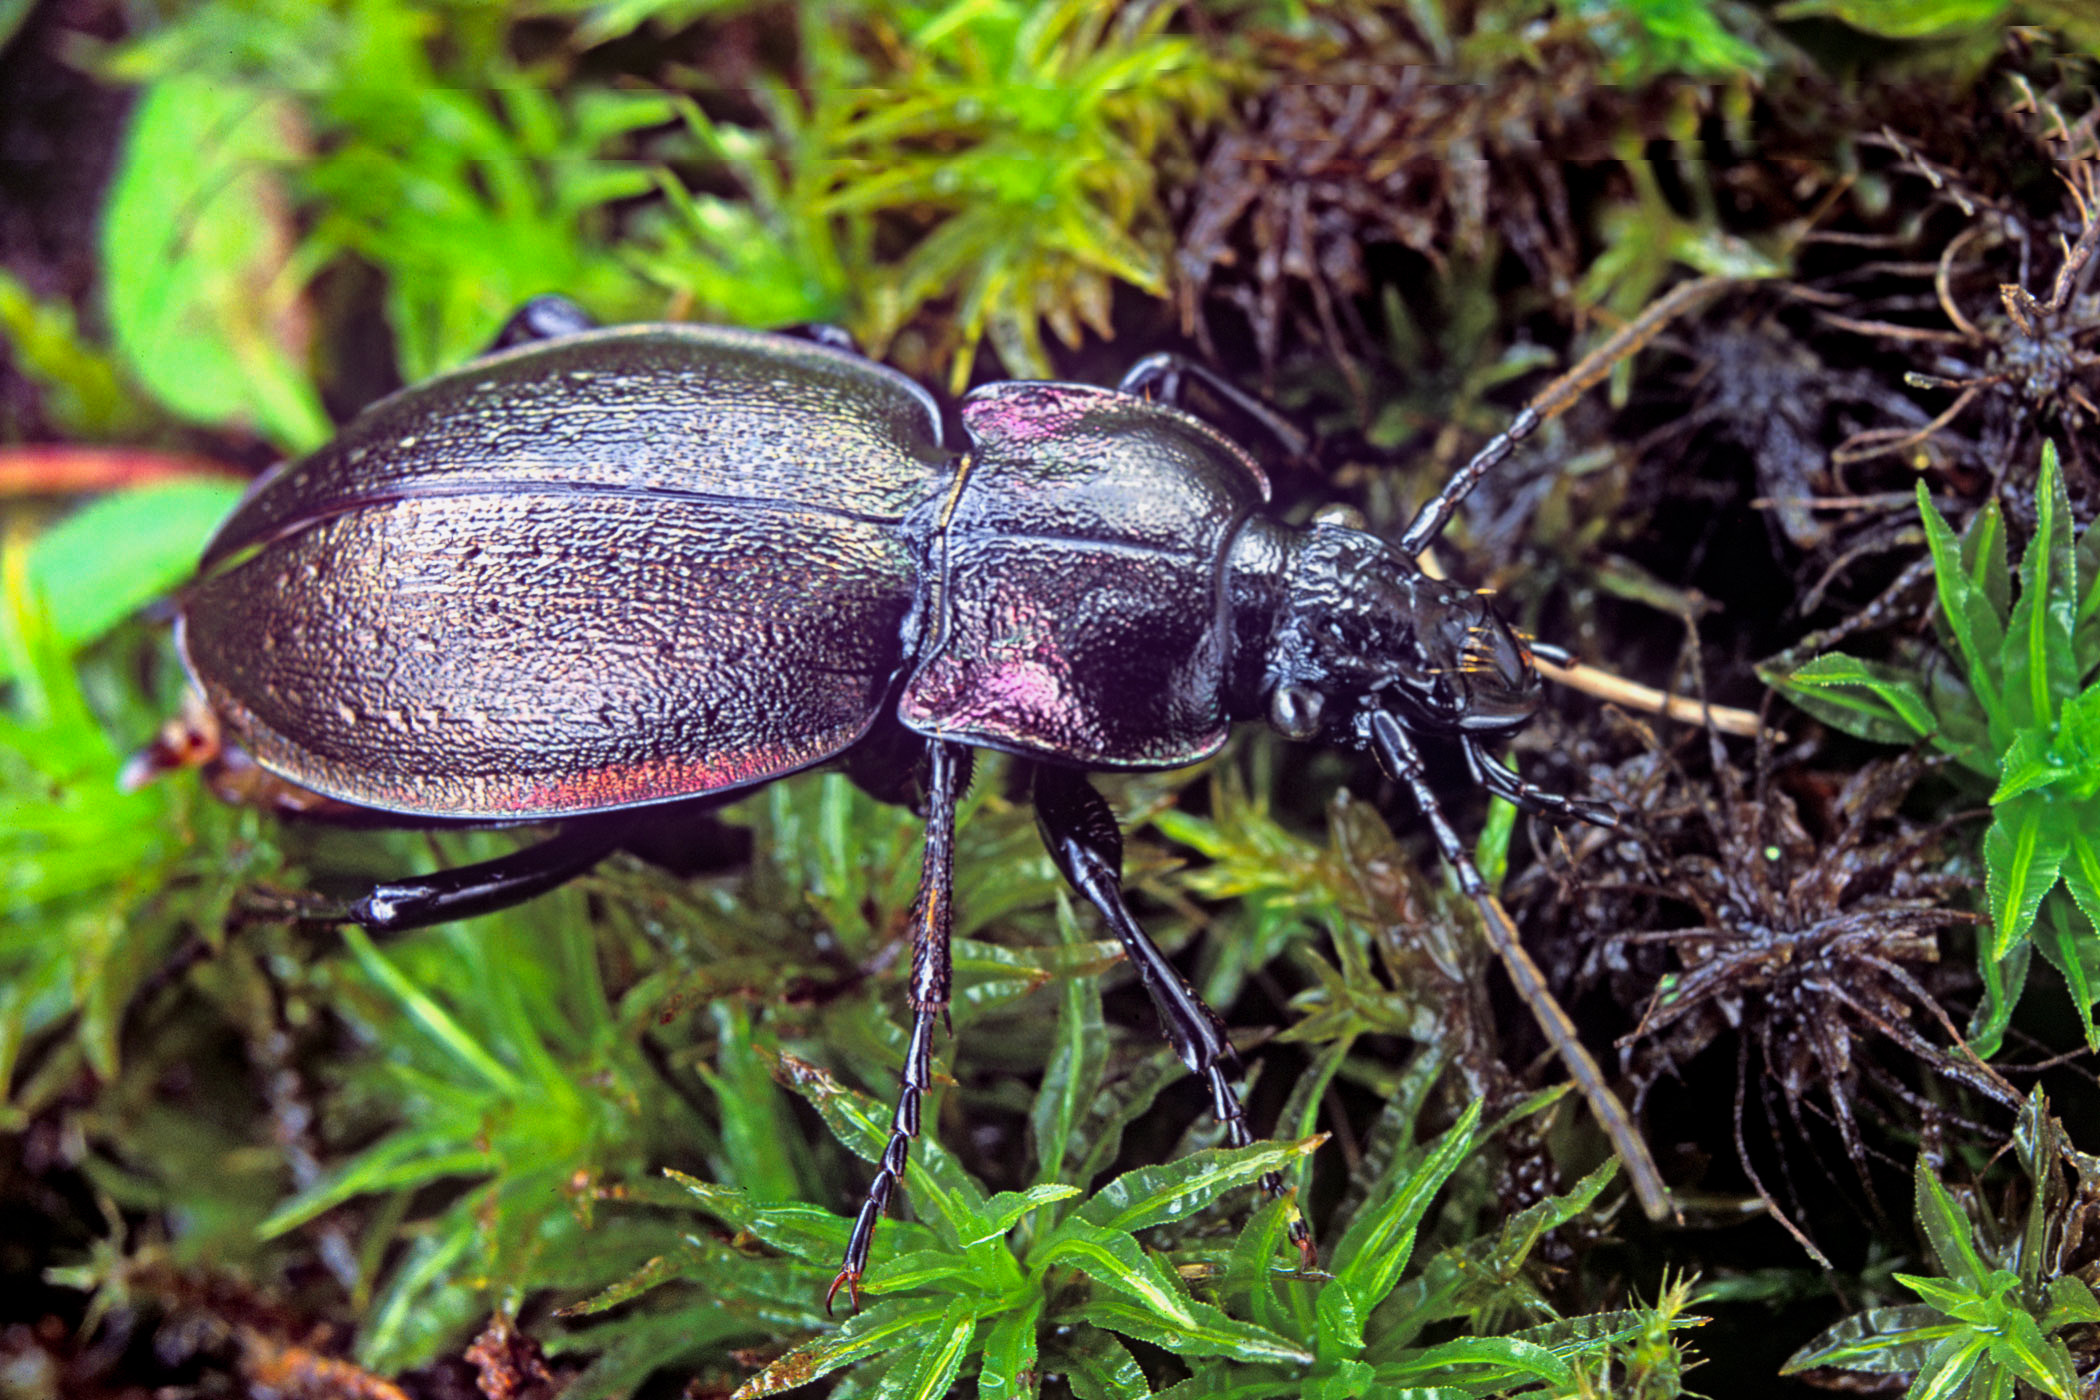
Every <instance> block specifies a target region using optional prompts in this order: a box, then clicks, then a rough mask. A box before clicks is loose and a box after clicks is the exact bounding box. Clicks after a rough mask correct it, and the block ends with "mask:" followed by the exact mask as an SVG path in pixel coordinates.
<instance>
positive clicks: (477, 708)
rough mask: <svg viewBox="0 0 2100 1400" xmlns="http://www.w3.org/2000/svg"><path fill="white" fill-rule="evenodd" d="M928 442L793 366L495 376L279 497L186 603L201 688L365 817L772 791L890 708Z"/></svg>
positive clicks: (631, 337) (907, 405)
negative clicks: (368, 812) (886, 703)
mask: <svg viewBox="0 0 2100 1400" xmlns="http://www.w3.org/2000/svg"><path fill="white" fill-rule="evenodd" d="M937 442H938V439H937V420H936V419H935V418H934V416H933V411H932V406H931V404H930V402H929V401H928V400H926V399H925V397H924V396H923V394H922V392H921V391H920V390H918V389H917V388H916V387H915V386H912V385H911V384H910V382H909V381H907V380H904V379H902V378H901V376H897V375H895V374H893V373H891V372H890V371H887V370H883V369H881V368H880V367H878V366H874V365H870V364H867V363H866V362H863V361H859V360H857V359H854V358H853V357H851V356H846V355H840V354H837V353H836V352H832V351H829V350H825V349H822V348H820V347H816V346H809V345H804V344H802V343H800V342H796V341H791V340H784V339H780V338H777V337H768V336H759V335H754V334H751V333H747V332H736V331H722V330H716V329H712V328H704V327H693V328H683V327H654V328H647V329H645V330H623V331H611V332H599V333H593V334H590V335H585V336H578V337H575V338H573V339H568V340H563V341H557V342H552V343H549V344H546V345H538V346H531V347H525V348H522V349H520V350H518V351H513V352H509V353H506V354H503V355H498V356H492V357H489V358H487V359H485V360H481V361H477V362H475V363H474V364H471V365H469V366H467V367H465V368H464V369H462V370H460V371H458V372H455V373H453V374H450V375H447V376H444V377H442V378H440V379H438V380H434V381H432V382H431V383H429V384H427V385H424V386H421V387H419V388H416V389H411V390H408V391H405V392H404V393H402V394H399V395H396V396H395V397H393V398H391V399H389V400H387V401H385V402H384V403H382V404H380V405H377V406H375V408H374V409H372V410H371V411H369V412H368V413H366V414H365V415H363V416H362V417H360V418H359V419H358V420H357V421H356V422H355V423H353V424H352V425H351V426H350V428H349V429H348V430H347V431H346V432H345V433H344V435H343V436H342V437H341V438H339V439H338V440H337V441H336V442H335V443H334V444H332V445H331V446H330V447H328V448H326V449H324V450H323V451H322V452H320V453H318V454H316V455H315V456H314V457H312V458H309V459H307V460H306V461H305V462H302V463H298V464H295V465H293V466H291V467H289V468H287V469H285V470H284V471H282V472H280V473H278V474H277V475H276V476H274V477H273V478H271V479H269V480H268V481H266V482H265V483H264V485H263V486H261V487H259V488H258V490H257V492H256V494H255V495H254V496H252V497H251V498H250V500H249V501H248V502H246V503H245V504H244V505H243V507H242V508H241V510H240V511H238V512H237V513H236V514H235V516H234V517H233V518H232V519H231V520H229V522H228V523H227V525H226V526H225V527H224V528H223V529H222V530H221V532H220V535H219V538H218V539H217V540H216V541H215V542H214V543H213V545H212V547H211V550H210V552H209V555H208V556H207V557H208V559H210V560H215V561H221V566H220V567H219V569H218V570H217V571H216V572H214V573H212V574H210V575H209V576H208V577H207V578H206V579H204V580H202V581H201V582H200V583H199V584H198V585H197V586H196V587H195V588H193V589H192V590H191V592H190V594H189V595H188V597H187V598H186V600H185V607H184V616H183V649H184V655H185V659H186V661H187V662H188V664H189V666H190V669H191V672H192V674H193V676H194V677H195V678H196V679H197V681H198V683H199V684H200V686H201V687H202V688H203V690H204V691H205V694H206V696H207V698H208V699H209V700H210V701H211V703H212V704H213V706H214V707H215V708H216V709H217V710H218V711H219V712H220V713H221V715H222V716H223V717H224V718H226V719H227V721H228V722H229V725H230V727H231V728H232V730H233V732H234V733H235V734H236V735H238V736H239V737H240V739H241V740H242V742H243V743H244V744H245V745H246V746H247V747H248V748H249V749H250V750H251V751H252V752H253V753H254V754H255V756H256V757H257V758H258V759H259V760H260V761H262V762H263V763H264V764H265V765H267V766H269V767H271V768H273V769H275V770H277V771H280V772H282V773H284V774H285V775H286V776H288V777H290V778H291V779H293V780H294V781H295V782H298V783H300V784H302V785H304V786H308V787H312V788H314V789H316V790H318V791H322V792H326V793H329V794H331V795H333V796H339V797H342V798H345V799H347V800H350V801H353V802H357V803H360V804H363V805H368V806H373V807H380V808H385V809H388V810H394V811H403V812H417V813H428V814H432V815H446V816H490V817H499V816H501V817H507V816H526V815H555V814H561V813H570V812H581V811H591V810H597V809H603V808H607V807H617V806H622V805H629V804H634V803H641V802H650V801H657V800H663V799H667V798H672V797H680V796H690V795H697V794H701V793H707V792H714V791H719V790H722V789H725V788H733V787H738V786H743V785H746V784H749V783H754V782H759V781H763V780H764V779H766V778H769V777H774V776H777V775H779V774H781V773H785V772H789V771H792V770H794V769H796V768H800V767H804V766H807V765H808V764H811V763H815V762H819V761H821V760H822V759H824V758H827V757H829V756H831V755H833V754H835V753H837V752H838V751H839V750H840V749H842V748H844V747H845V746H847V745H848V744H850V743H852V742H853V740H854V739H855V738H857V737H858V736H859V735H860V734H861V733H863V732H864V731H865V730H866V728H867V726H868V725H869V724H870V723H871V722H872V720H873V718H874V716H875V714H876V712H877V709H878V707H879V706H880V704H881V703H882V701H883V699H884V695H885V692H886V689H887V687H888V685H889V684H890V682H891V680H892V678H893V676H894V675H895V672H896V670H897V668H898V666H899V665H900V664H901V662H902V659H903V647H904V640H903V636H902V632H903V626H904V621H905V617H906V615H907V613H908V611H909V609H910V606H911V602H912V596H913V587H914V581H915V578H916V576H917V572H918V570H917V565H916V562H915V559H914V557H913V553H912V551H911V549H910V548H909V547H908V546H907V544H906V543H905V540H904V538H903V534H902V532H901V528H900V527H901V522H902V519H903V516H904V513H905V512H906V510H908V509H909V508H910V507H911V506H912V505H914V504H916V503H918V502H919V501H921V500H924V499H926V498H928V497H929V496H932V495H935V494H937V493H938V492H939V491H940V490H941V489H942V488H943V487H944V485H945V482H946V479H947V478H946V475H945V472H946V465H947V464H946V458H945V456H944V455H943V454H942V453H940V451H939V450H938V446H937ZM228 561H230V562H228Z"/></svg>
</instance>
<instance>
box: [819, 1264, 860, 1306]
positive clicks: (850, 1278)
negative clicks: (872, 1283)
mask: <svg viewBox="0 0 2100 1400" xmlns="http://www.w3.org/2000/svg"><path fill="white" fill-rule="evenodd" d="M841 1288H843V1289H845V1290H846V1296H847V1299H848V1300H849V1301H850V1302H851V1303H852V1304H853V1311H855V1312H856V1313H857V1312H859V1311H860V1270H858V1269H840V1270H839V1272H838V1277H837V1278H834V1279H833V1280H832V1281H831V1287H830V1288H828V1289H826V1290H825V1291H824V1315H825V1316H826V1317H829V1316H831V1303H832V1300H833V1299H834V1298H837V1297H838V1296H839V1290H840V1289H841Z"/></svg>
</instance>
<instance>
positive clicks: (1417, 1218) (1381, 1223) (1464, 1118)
mask: <svg viewBox="0 0 2100 1400" xmlns="http://www.w3.org/2000/svg"><path fill="white" fill-rule="evenodd" d="M1480 1108H1481V1101H1480V1100H1479V1099H1477V1098H1476V1099H1474V1100H1473V1101H1472V1102H1470V1103H1468V1104H1467V1105H1466V1111H1465V1112H1464V1113H1463V1114H1461V1115H1460V1116H1459V1119H1458V1121H1457V1122H1456V1123H1454V1124H1452V1125H1451V1127H1450V1128H1449V1129H1447V1130H1446V1131H1445V1132H1444V1133H1443V1135H1442V1136H1440V1137H1438V1138H1437V1140H1436V1141H1435V1142H1433V1143H1432V1144H1430V1147H1429V1150H1428V1151H1427V1152H1426V1153H1424V1154H1423V1156H1422V1159H1421V1160H1420V1161H1419V1162H1416V1163H1415V1164H1414V1167H1413V1169H1412V1170H1411V1171H1409V1172H1408V1173H1407V1175H1406V1176H1405V1177H1404V1178H1402V1179H1401V1180H1400V1181H1398V1182H1397V1183H1396V1184H1395V1185H1394V1186H1393V1187H1392V1188H1390V1189H1389V1190H1388V1191H1387V1192H1386V1194H1385V1195H1384V1197H1383V1198H1382V1199H1378V1201H1377V1204H1376V1205H1373V1206H1367V1207H1366V1208H1365V1209H1363V1210H1361V1211H1359V1212H1358V1214H1357V1216H1356V1218H1355V1219H1353V1220H1351V1221H1350V1222H1349V1228H1348V1229H1347V1230H1345V1231H1343V1233H1342V1239H1341V1243H1340V1244H1338V1245H1336V1246H1335V1251H1334V1264H1333V1266H1332V1267H1333V1270H1334V1276H1335V1279H1336V1281H1337V1282H1338V1283H1339V1284H1340V1285H1341V1286H1342V1287H1344V1288H1346V1289H1348V1290H1349V1293H1350V1296H1351V1297H1352V1298H1354V1299H1355V1300H1356V1306H1357V1308H1358V1310H1359V1311H1360V1312H1361V1313H1362V1314H1364V1315H1366V1316H1368V1315H1369V1314H1370V1311H1371V1309H1373V1308H1375V1307H1377V1306H1378V1305H1379V1304H1380V1303H1382V1302H1384V1301H1385V1295H1386V1294H1387V1293H1389V1292H1391V1291H1392V1287H1393V1284H1394V1283H1395V1282H1396V1281H1397V1280H1398V1279H1399V1277H1400V1274H1401V1271H1402V1270H1404V1269H1405V1268H1406V1267H1407V1261H1408V1258H1409V1256H1410V1255H1411V1254H1412V1253H1413V1251H1414V1241H1415V1227H1416V1225H1418V1224H1419V1223H1420V1222H1421V1219H1422V1216H1423V1214H1424V1213H1425V1212H1426V1211H1427V1210H1428V1209H1429V1203H1430V1201H1431V1199H1432V1198H1434V1197H1435V1195H1436V1193H1437V1191H1438V1189H1439V1188H1441V1187H1442V1186H1443V1184H1444V1182H1445V1181H1446V1180H1447V1179H1448V1178H1449V1177H1450V1175H1451V1173H1453V1172H1454V1171H1457V1170H1458V1166H1459V1163H1461V1162H1463V1161H1465V1159H1466V1155H1467V1154H1468V1153H1470V1152H1471V1151H1472V1150H1473V1133H1474V1130H1475V1129H1476V1128H1478V1127H1479V1125H1480Z"/></svg>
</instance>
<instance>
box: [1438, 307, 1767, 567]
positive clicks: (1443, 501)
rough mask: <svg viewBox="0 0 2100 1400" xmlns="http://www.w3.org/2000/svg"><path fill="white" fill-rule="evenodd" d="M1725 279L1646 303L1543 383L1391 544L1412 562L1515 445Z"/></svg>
mask: <svg viewBox="0 0 2100 1400" xmlns="http://www.w3.org/2000/svg"><path fill="white" fill-rule="evenodd" d="M1729 282H1730V279H1729V278H1726V277H1701V278H1698V279H1697V280H1695V281H1691V282H1685V283H1682V284H1680V285H1679V286H1677V287H1674V288H1672V289H1671V291H1670V293H1669V294H1668V295H1667V296H1664V297H1661V298H1659V299H1658V300H1656V301H1655V302H1654V303H1653V304H1651V305H1650V306H1649V307H1648V308H1647V309H1646V310H1644V311H1642V312H1641V314H1640V315H1639V316H1636V317H1635V318H1634V319H1633V320H1631V321H1629V322H1627V323H1626V324H1625V325H1624V326H1622V327H1621V328H1620V329H1619V330H1618V332H1617V333H1616V334H1614V335H1613V336H1612V337H1611V338H1610V339H1608V340H1606V341H1605V342H1604V343H1603V344H1602V345H1599V346H1598V347H1597V348H1596V349H1594V350H1592V351H1590V353H1589V354H1587V355H1584V356H1583V357H1582V358H1581V359H1580V360H1578V361H1576V362H1575V365H1574V367H1573V368H1572V369H1570V370H1569V371H1568V372H1567V373H1566V374H1563V375H1562V376H1561V377H1560V378H1558V379H1556V380H1554V381H1553V382H1552V383H1551V384H1548V385H1547V386H1546V387H1545V388H1544V389H1541V390H1540V391H1539V393H1538V397H1536V398H1534V399H1533V400H1532V401H1531V402H1530V403H1528V404H1526V405H1524V411H1523V412H1522V413H1519V414H1518V415H1517V416H1516V418H1515V419H1514V420H1512V421H1511V423H1510V425H1509V426H1508V427H1507V428H1504V429H1503V430H1502V431H1501V432H1499V433H1497V434H1496V435H1495V436H1494V437H1492V438H1490V439H1488V442H1487V445H1486V446H1485V447H1482V448H1481V449H1480V450H1479V451H1478V452H1476V453H1474V454H1473V460H1472V461H1470V462H1468V463H1466V464H1465V466H1463V467H1461V468H1459V469H1458V471H1457V472H1455V473H1453V474H1452V477H1451V479H1450V480H1449V481H1447V482H1445V483H1444V489H1443V490H1441V491H1439V492H1437V493H1436V495H1434V496H1432V497H1431V498H1430V500H1429V503H1428V504H1427V505H1425V506H1423V507H1422V509H1421V512H1420V513H1419V514H1417V515H1416V516H1415V518H1414V520H1413V521H1412V522H1410V523H1409V525H1408V527H1407V532H1406V533H1405V534H1403V535H1401V536H1400V542H1399V544H1398V545H1397V546H1396V547H1397V548H1398V549H1399V551H1400V552H1401V554H1403V555H1405V556H1406V557H1407V558H1409V559H1412V558H1414V557H1415V556H1416V555H1417V554H1420V553H1421V552H1422V551H1423V550H1425V549H1427V548H1429V546H1430V544H1431V543H1432V542H1433V541H1434V540H1435V539H1436V537H1437V536H1438V535H1440V534H1442V533H1443V530H1444V526H1445V524H1446V523H1448V522H1449V521H1450V519H1451V515H1452V512H1454V511H1456V510H1457V509H1458V506H1459V502H1461V501H1463V500H1465V498H1466V497H1467V496H1468V495H1470V494H1471V493H1472V490H1473V488H1474V487H1475V486H1478V485H1479V484H1480V478H1482V477H1484V476H1486V475H1487V474H1488V473H1489V472H1491V471H1493V470H1494V469H1495V468H1496V467H1497V466H1499V465H1500V464H1501V463H1502V462H1503V461H1504V459H1506V458H1507V457H1508V456H1509V454H1510V453H1511V452H1513V451H1515V450H1516V446H1517V444H1518V443H1520V442H1522V441H1523V440H1524V439H1525V438H1528V437H1530V436H1531V435H1532V434H1533V433H1534V432H1537V431H1538V428H1539V425H1540V424H1541V423H1544V422H1546V421H1547V420H1548V419H1550V418H1557V417H1559V416H1560V415H1561V414H1562V413H1564V412H1566V411H1567V408H1568V405H1570V404H1572V403H1574V402H1575V400H1577V399H1579V398H1581V397H1582V396H1583V394H1585V393H1587V392H1588V391H1589V390H1590V388H1591V387H1592V386H1594V385H1595V384H1596V383H1597V381H1598V380H1600V379H1602V378H1604V376H1605V375H1607V374H1609V373H1611V370H1612V366H1614V365H1616V364H1618V363H1619V361H1621V360H1623V359H1625V358H1626V357H1627V356H1628V355H1631V354H1633V353H1634V352H1635V351H1637V350H1639V349H1640V348H1641V347H1642V346H1643V345H1646V344H1647V343H1648V342H1649V341H1651V340H1653V339H1655V337H1656V336H1657V335H1659V334H1661V332H1662V329H1663V327H1665V326H1667V325H1669V324H1670V322H1672V321H1674V320H1676V319H1677V318H1678V317H1679V316H1682V315H1683V314H1684V313H1685V312H1686V311H1688V310H1690V309H1691V308H1692V307H1695V306H1697V305H1699V304H1700V303H1701V302H1703V301H1705V300H1707V299H1708V298H1709V297H1712V296H1714V295H1715V294H1716V293H1718V292H1720V291H1721V290H1722V288H1724V287H1726V286H1728V285H1729Z"/></svg>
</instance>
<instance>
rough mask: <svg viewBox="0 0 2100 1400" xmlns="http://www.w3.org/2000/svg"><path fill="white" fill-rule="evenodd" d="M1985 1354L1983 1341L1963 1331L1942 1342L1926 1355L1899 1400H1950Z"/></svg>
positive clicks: (1957, 1392) (1965, 1330) (1964, 1383)
mask: <svg viewBox="0 0 2100 1400" xmlns="http://www.w3.org/2000/svg"><path fill="white" fill-rule="evenodd" d="M1986 1350H1987V1348H1986V1345H1985V1343H1984V1341H1983V1339H1982V1338H1980V1337H1977V1336H1975V1335H1973V1334H1972V1333H1970V1332H1969V1331H1968V1330H1967V1329H1966V1328H1964V1329H1962V1330H1961V1331H1958V1332H1956V1333H1954V1334H1953V1335H1952V1336H1949V1337H1947V1338H1945V1339H1944V1340H1942V1341H1941V1342H1940V1343H1939V1344H1938V1345H1936V1346H1934V1347H1933V1349H1932V1350H1931V1352H1930V1353H1928V1354H1927V1355H1926V1357H1925V1364H1924V1365H1923V1366H1920V1367H1919V1368H1918V1375H1917V1379H1915V1380H1913V1381H1912V1382H1911V1383H1910V1389H1909V1390H1906V1391H1904V1392H1903V1400H1952V1398H1953V1397H1954V1396H1956V1395H1959V1394H1960V1393H1961V1389H1962V1387H1963V1386H1964V1385H1966V1384H1968V1380H1969V1373H1970V1372H1972V1371H1974V1370H1975V1369H1976V1364H1977V1363H1978V1362H1980V1361H1982V1360H1983V1358H1984V1353H1985V1351H1986Z"/></svg>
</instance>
